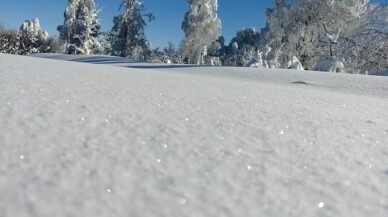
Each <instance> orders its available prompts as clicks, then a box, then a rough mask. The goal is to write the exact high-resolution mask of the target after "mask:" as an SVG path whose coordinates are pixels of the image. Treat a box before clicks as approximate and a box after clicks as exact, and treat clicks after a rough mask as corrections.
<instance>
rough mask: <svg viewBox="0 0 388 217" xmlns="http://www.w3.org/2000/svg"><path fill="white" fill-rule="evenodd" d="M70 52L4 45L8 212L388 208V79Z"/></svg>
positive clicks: (375, 212)
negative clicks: (34, 52) (41, 54)
mask: <svg viewBox="0 0 388 217" xmlns="http://www.w3.org/2000/svg"><path fill="white" fill-rule="evenodd" d="M46 57H50V58H57V59H66V58H68V57H69V56H61V55H56V56H53V55H51V56H46ZM76 57H77V58H78V59H73V61H80V62H89V63H92V62H93V63H100V64H99V65H93V64H85V63H78V62H69V61H59V60H53V59H42V58H34V57H21V56H11V55H5V54H0V104H1V107H0V120H1V125H0V149H1V150H2V151H1V152H0V216H2V217H30V216H39V217H52V216H56V217H65V216H94V217H100V216H101V217H106V216H115V217H121V216H123V217H124V216H125V217H127V216H134V217H136V216H139V217H140V216H141V217H155V216H160V217H162V216H163V217H164V216H165V217H171V216H188V217H209V216H233V217H234V216H245V217H257V216H266V217H279V216H287V217H300V216H309V217H314V216H320V217H326V216H327V217H329V216H336V217H342V216H343V217H349V216H352V217H365V216H374V217H386V216H388V146H387V144H388V135H387V134H388V116H387V111H388V86H387V84H388V78H386V77H380V76H365V75H348V74H332V73H322V72H309V71H294V70H288V71H284V70H271V69H250V68H226V67H194V66H190V65H185V66H184V65H172V64H170V65H161V64H159V65H158V64H145V63H134V62H132V63H125V61H123V59H118V60H117V61H114V59H112V58H105V57H103V56H88V57H81V56H75V57H74V56H72V58H76ZM109 64H110V65H109ZM118 66H120V67H118Z"/></svg>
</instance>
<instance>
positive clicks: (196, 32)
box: [182, 0, 221, 64]
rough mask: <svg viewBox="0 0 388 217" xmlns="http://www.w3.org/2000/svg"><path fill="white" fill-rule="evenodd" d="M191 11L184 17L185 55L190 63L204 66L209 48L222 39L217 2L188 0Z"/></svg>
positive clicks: (215, 0)
mask: <svg viewBox="0 0 388 217" xmlns="http://www.w3.org/2000/svg"><path fill="white" fill-rule="evenodd" d="M188 4H189V11H188V12H187V13H186V14H185V16H184V21H183V23H182V30H183V31H184V33H185V38H184V41H183V50H182V51H183V55H184V56H186V57H187V59H188V63H191V64H204V56H206V55H205V54H206V51H207V46H208V45H210V44H211V43H212V42H214V41H215V40H217V39H218V38H219V37H220V31H221V20H220V19H219V18H218V15H217V9H218V1H217V0H188Z"/></svg>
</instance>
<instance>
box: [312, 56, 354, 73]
mask: <svg viewBox="0 0 388 217" xmlns="http://www.w3.org/2000/svg"><path fill="white" fill-rule="evenodd" d="M314 70H315V71H323V72H333V73H346V69H345V65H344V63H343V61H342V60H339V59H338V58H336V57H331V56H326V57H323V58H321V59H320V60H318V62H317V63H316V64H315V66H314Z"/></svg>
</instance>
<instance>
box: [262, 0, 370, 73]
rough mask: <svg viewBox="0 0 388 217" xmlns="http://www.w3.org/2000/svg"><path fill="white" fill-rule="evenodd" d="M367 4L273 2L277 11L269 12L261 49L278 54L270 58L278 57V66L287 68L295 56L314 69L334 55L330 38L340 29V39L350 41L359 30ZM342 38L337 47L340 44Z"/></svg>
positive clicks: (348, 0) (359, 0)
mask: <svg viewBox="0 0 388 217" xmlns="http://www.w3.org/2000/svg"><path fill="white" fill-rule="evenodd" d="M367 4H368V1H367V0H336V1H334V0H293V1H291V0H288V1H287V0H274V5H275V7H274V8H273V9H269V10H268V11H267V27H266V28H265V29H264V33H263V39H262V46H263V47H265V46H269V47H271V48H272V52H274V51H277V55H276V54H273V55H271V54H270V55H271V56H275V57H276V56H277V57H278V58H277V60H276V61H277V62H275V61H272V62H273V63H275V65H276V66H280V67H285V66H287V63H288V62H289V61H292V60H293V59H294V56H295V57H297V59H298V60H300V62H301V63H302V64H303V66H304V67H305V68H307V69H312V68H313V66H314V65H315V63H316V62H317V61H318V60H319V59H321V57H322V56H327V55H328V54H329V53H330V51H331V52H335V49H334V47H333V46H332V45H334V43H333V42H334V41H332V42H330V43H329V44H328V40H330V39H329V37H328V36H329V35H330V36H333V37H336V36H337V35H336V34H337V33H338V30H339V29H341V37H347V36H348V35H349V34H350V33H351V32H352V31H353V30H354V29H356V28H357V26H359V24H360V21H361V19H362V17H363V14H364V12H365V8H366V6H367ZM341 37H340V36H338V38H337V40H335V43H341V42H340V41H341ZM326 45H329V46H326ZM336 47H337V46H336ZM279 48H281V50H279ZM330 48H331V49H330ZM337 53H338V52H337Z"/></svg>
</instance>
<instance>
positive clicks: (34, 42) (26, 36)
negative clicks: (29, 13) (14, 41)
mask: <svg viewBox="0 0 388 217" xmlns="http://www.w3.org/2000/svg"><path fill="white" fill-rule="evenodd" d="M48 38H49V34H48V33H47V32H46V31H43V30H42V29H41V27H40V22H39V19H38V18H34V19H32V20H26V21H24V22H23V23H22V25H21V26H20V32H19V52H20V54H31V53H40V52H45V51H47V50H48V49H49V48H48V46H47V41H48Z"/></svg>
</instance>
